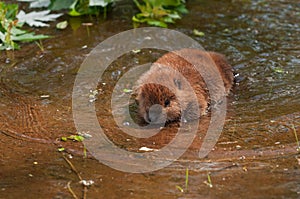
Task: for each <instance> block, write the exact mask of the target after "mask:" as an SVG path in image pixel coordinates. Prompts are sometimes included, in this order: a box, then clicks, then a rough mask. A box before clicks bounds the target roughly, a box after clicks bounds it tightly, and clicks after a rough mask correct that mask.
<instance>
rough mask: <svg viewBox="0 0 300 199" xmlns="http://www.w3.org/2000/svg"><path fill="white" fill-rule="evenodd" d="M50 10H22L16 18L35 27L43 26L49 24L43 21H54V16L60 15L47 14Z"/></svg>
mask: <svg viewBox="0 0 300 199" xmlns="http://www.w3.org/2000/svg"><path fill="white" fill-rule="evenodd" d="M49 13H50V10H44V11H39V12H36V11H33V12H30V13H27V14H26V13H25V12H24V11H23V10H21V11H20V12H19V14H18V15H17V18H18V19H19V21H20V22H21V23H22V22H24V23H27V24H28V25H29V26H35V27H45V26H49V24H46V23H43V22H48V21H54V20H55V19H56V18H58V17H60V16H61V15H62V14H49Z"/></svg>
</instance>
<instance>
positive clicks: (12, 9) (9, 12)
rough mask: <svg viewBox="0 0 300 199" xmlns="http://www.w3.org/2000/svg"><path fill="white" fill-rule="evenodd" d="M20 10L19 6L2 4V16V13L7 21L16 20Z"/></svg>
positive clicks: (0, 5) (0, 10)
mask: <svg viewBox="0 0 300 199" xmlns="http://www.w3.org/2000/svg"><path fill="white" fill-rule="evenodd" d="M18 9H19V6H18V4H5V3H3V2H0V15H1V12H2V13H4V14H5V18H6V19H7V20H15V18H16V15H17V13H18Z"/></svg>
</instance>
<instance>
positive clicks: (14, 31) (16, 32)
mask: <svg viewBox="0 0 300 199" xmlns="http://www.w3.org/2000/svg"><path fill="white" fill-rule="evenodd" d="M10 32H11V34H12V35H22V34H25V33H27V31H26V30H21V29H19V28H16V27H12V28H11V31H10Z"/></svg>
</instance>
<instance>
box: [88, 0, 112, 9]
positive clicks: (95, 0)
mask: <svg viewBox="0 0 300 199" xmlns="http://www.w3.org/2000/svg"><path fill="white" fill-rule="evenodd" d="M112 2H113V0H90V1H89V6H101V7H106V6H107V5H108V4H109V3H112Z"/></svg>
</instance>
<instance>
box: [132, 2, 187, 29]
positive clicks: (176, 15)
mask: <svg viewBox="0 0 300 199" xmlns="http://www.w3.org/2000/svg"><path fill="white" fill-rule="evenodd" d="M133 1H134V3H135V4H136V6H137V7H138V9H139V10H140V11H141V12H140V13H138V14H136V15H135V16H133V18H132V20H133V21H134V22H137V23H147V24H148V25H154V26H159V27H164V28H166V27H168V25H167V23H175V20H176V19H180V18H181V16H180V15H181V14H185V13H188V11H187V9H186V8H185V0H143V3H140V1H139V0H133Z"/></svg>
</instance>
